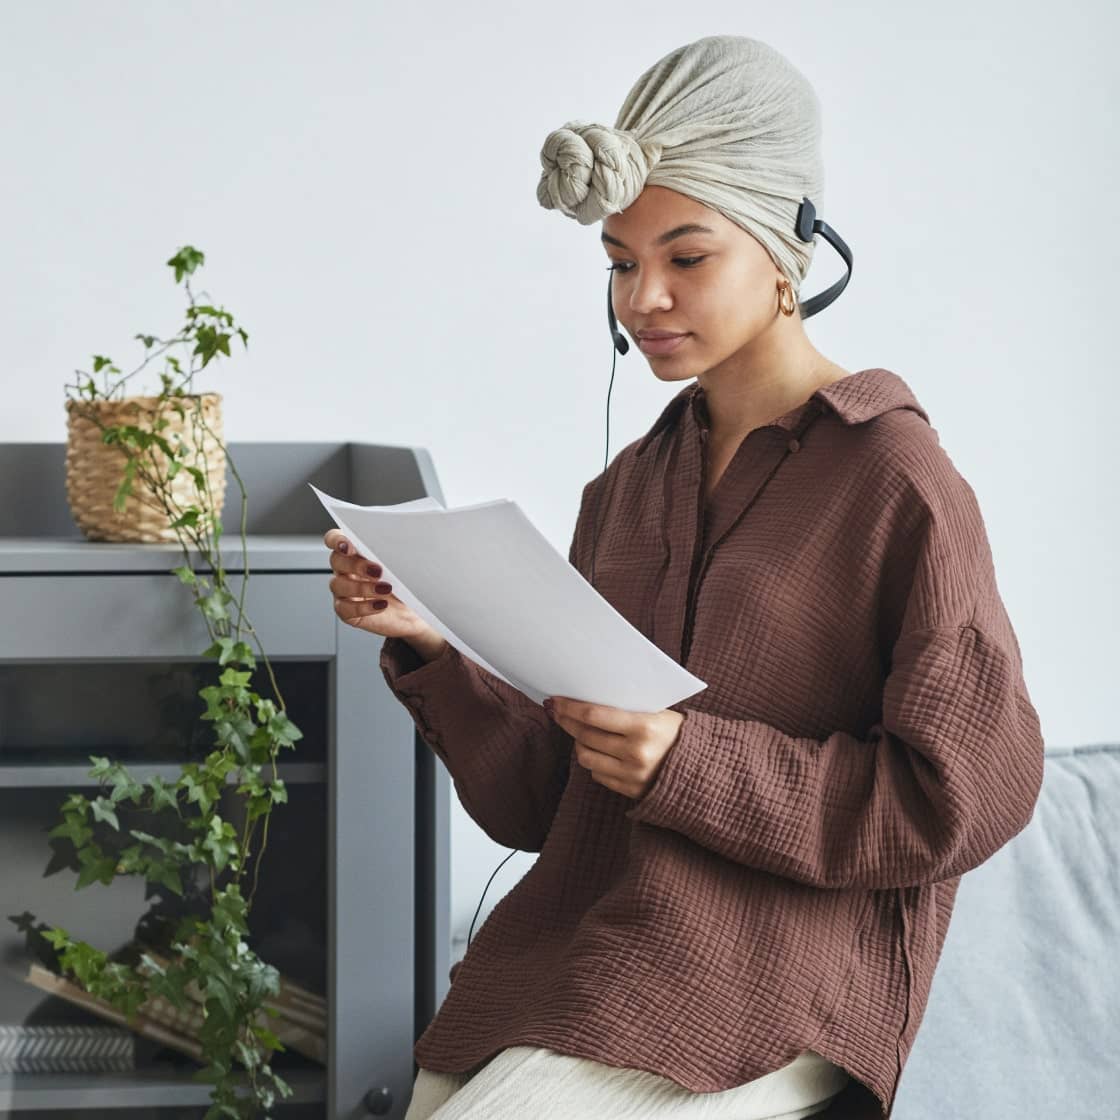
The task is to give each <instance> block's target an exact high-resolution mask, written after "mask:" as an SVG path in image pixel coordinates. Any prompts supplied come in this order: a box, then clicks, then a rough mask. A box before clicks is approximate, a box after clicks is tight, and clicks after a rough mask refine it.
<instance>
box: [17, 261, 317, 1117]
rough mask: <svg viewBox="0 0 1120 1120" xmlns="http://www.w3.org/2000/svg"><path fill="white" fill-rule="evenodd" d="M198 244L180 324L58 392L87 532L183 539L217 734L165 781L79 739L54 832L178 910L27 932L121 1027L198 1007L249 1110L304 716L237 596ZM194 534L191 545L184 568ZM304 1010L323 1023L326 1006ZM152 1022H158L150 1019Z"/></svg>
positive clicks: (265, 1082) (205, 1036)
mask: <svg viewBox="0 0 1120 1120" xmlns="http://www.w3.org/2000/svg"><path fill="white" fill-rule="evenodd" d="M204 260H205V257H204V255H203V253H202V252H200V251H199V250H197V249H195V248H193V247H192V246H189V245H188V246H185V247H184V248H182V249H180V250H179V251H178V252H177V253H176V254H175V255H174V256H173V257H171V259H170V260H168V261H167V262H166V263H167V264H168V265H169V266H170V267H171V268H173V269H174V272H175V282H176V283H179V282H180V281H181V282H182V283H183V285H184V288H185V290H186V294H187V298H188V307H187V312H186V322H185V324H184V326H183V328H182V329H181V330H180V331H179V332H178V333H177V334H176V335H175V336H174V337H172V338H170V339H167V340H163V339H158V338H156V337H155V336H152V335H143V334H140V335H136V336H135V337H137V338H138V339H140V340H141V341H142V342H143V344H144V347H145V350H146V351H149V353H148V355H147V356H146V357H145V359H144V361H143V363H142V364H141V365H140V366H139V367H138V368H137V369H135V370H133V371H132V372H131V373H129V374H122V373H121V370H120V369H119V368H118V367H117V366H116V365H115V364H113V362H112V361H111V359H109V358H107V357H102V356H99V355H95V356H94V359H93V371H92V373H86V372H84V371H80V370H79V371H77V372H78V374H79V378H78V380H76V381H75V382H74V383H73V384H68V385H67V397H68V399H67V402H66V407H67V411H68V415H69V443H68V449H67V494H68V499H69V501H70V503H71V508H72V511H73V512H74V516H75V519H76V521H77V522H78V524H79V526H80V527H81V528H82V530H83V532H84V533H85V534H86V536H87V537H89V538H90V539H94V540H132V541H135V540H141V541H158V540H177V541H178V542H179V544H180V545H181V547H182V550H183V561H184V562H183V564H182V565H181V566H178V567H175V568H173V569H171V571H172V572H173V574H174V575H176V576H177V577H178V579H179V580H180V581H181V583H182V585H184V586H185V587H186V588H189V590H190V592H191V594H192V595H193V598H194V602H195V604H196V606H197V607H198V609H199V611H200V612H201V615H202V618H203V620H204V622H205V625H206V628H207V632H208V634H209V638H210V644H209V646H208V647H207V648H206V649H205V650H204V651H203V652H202V654H201V656H202V657H204V658H209V659H212V660H213V661H214V663H215V664H214V665H213V666H212V669H213V674H214V676H215V677H216V679H215V680H214V681H213V683H212V684H209V685H207V686H206V687H204V688H202V689H200V690H199V696H200V697H201V698H202V700H203V702H204V703H205V711H202V712H201V713H200V716H199V718H200V719H202V720H206V721H209V722H210V724H211V725H212V729H213V738H214V747H213V750H211V751H210V753H209V754H207V756H206V758H205V760H204V761H202V762H185V763H184V764H183V765H182V767H181V770H180V772H179V774H178V777H177V778H176V780H174V781H167V780H163V779H161V778H159V777H158V776H153V777H151V778H149V779H147V780H144V779H143V778H141V777H137V776H134V775H133V774H132V773H131V772H130V770H129V769H128V767H126V766H125V765H123V764H122V763H121V762H118V761H114V760H113V759H111V758H108V757H101V756H91V757H90V760H91V762H92V763H93V768H92V769H91V770H90V771H89V773H90V776H91V777H92V778H95V779H96V780H97V782H98V785H99V793H98V795H97V796H96V797H92V798H89V797H86V796H85V795H83V794H81V793H77V792H75V793H71V794H70V795H69V796H68V797H67V798H66V799H65V801H64V802H63V803H62V806H61V811H60V816H61V821H60V823H59V824H58V825H57V827H55V828H54V829H52V831H51V833H50V836H51V837H52V838H54V839H55V840H56V841H58V842H62V843H64V844H65V843H66V842H68V843H69V844H70V845H72V849H67V850H68V851H69V853H70V859H71V861H72V866H73V867H74V868H75V869H76V870H77V872H78V878H77V883H76V886H77V888H84V887H87V886H89V885H90V884H92V883H95V882H96V883H104V884H109V883H111V882H112V881H113V880H114V878H116V877H117V876H127V875H135V876H142V877H143V878H144V879H145V880H146V881H147V882H148V884H149V885H150V887H151V888H153V889H156V890H157V891H158V893H160V894H161V895H163V896H164V898H165V899H171V898H174V899H175V900H176V905H177V907H178V913H176V914H174V916H173V920H167V918H166V916H165V917H164V920H163V921H162V924H160V923H152V922H149V923H148V925H149V928H148V929H147V930H144V929H143V928H142V927H143V926H144V922H145V919H143V918H142V919H141V924H140V926H138V929H141V931H142V933H144V934H145V936H144V937H142V938H141V940H140V944H141V945H144V944H148V945H155V944H156V943H157V938H156V937H155V934H154V930H155V927H156V925H161V928H162V931H163V933H164V935H165V936H164V938H163V941H162V951H160V952H157V951H155V950H154V949H152V950H135V949H134V951H133V952H132V953H131V955H129V954H127V953H126V954H124V955H123V956H122V954H120V953H118V954H115V955H114V956H110V955H109V954H107V953H106V952H104V951H102V950H101V949H98V948H97V947H95V946H92V945H90V944H88V943H86V942H84V941H81V940H77V939H75V938H73V937H72V936H71V935H70V934H69V933H67V931H66V930H64V929H61V928H59V927H57V926H48V925H40V926H38V927H35V928H34V931H33V932H34V933H36V934H38V935H39V937H41V938H42V939H43V941H44V942H46V943H49V946H50V950H49V952H50V954H51V959H52V960H53V961H54V964H55V967H56V969H57V973H58V976H59V978H61V977H73V978H74V981H75V982H76V984H77V985H78V986H80V989H81V990H82V992H83V993H86V994H88V997H89V1000H90V1001H91V1003H90V1005H91V1006H100V1007H103V1008H105V1009H106V1013H107V1014H108V1009H110V1008H111V1009H112V1010H113V1012H115V1014H116V1015H117V1017H118V1018H119V1019H120V1020H121V1021H127V1022H128V1023H129V1024H130V1025H132V1026H133V1027H134V1028H135V1027H136V1024H137V1023H138V1022H147V1023H148V1024H149V1025H150V1024H152V1023H156V1022H158V1014H157V1012H156V1011H155V1010H153V1009H158V1008H159V1007H161V1006H162V1007H165V1008H166V1007H169V1006H170V1007H174V1008H177V1009H184V1010H186V1011H191V1010H192V1009H193V1010H194V1012H195V1013H196V1019H195V1022H196V1026H197V1032H196V1033H197V1038H196V1039H194V1041H193V1045H194V1049H193V1050H191V1049H190V1048H189V1047H188V1046H186V1045H183V1046H182V1047H181V1048H183V1049H187V1050H188V1052H192V1053H194V1055H195V1056H196V1057H197V1058H198V1059H199V1060H200V1061H201V1062H202V1063H203V1068H202V1069H201V1070H199V1071H198V1073H197V1074H196V1077H198V1078H199V1079H202V1080H206V1081H209V1082H212V1085H213V1088H212V1090H211V1106H210V1108H209V1109H208V1111H207V1113H206V1116H207V1117H208V1118H211V1117H218V1116H229V1117H252V1116H256V1115H258V1114H259V1113H260V1112H262V1111H263V1112H264V1113H265V1114H267V1113H268V1111H269V1109H270V1108H271V1107H272V1105H273V1103H274V1102H275V1101H276V1099H277V1098H278V1097H287V1096H289V1095H290V1094H291V1088H290V1086H289V1085H288V1084H287V1083H286V1082H285V1081H284V1080H283V1078H282V1077H280V1076H279V1075H278V1074H277V1073H276V1072H275V1071H274V1070H273V1069H272V1066H271V1057H272V1053H273V1052H274V1051H276V1050H282V1049H285V1046H284V1044H283V1043H282V1041H281V1039H280V1037H279V1036H278V1034H277V1032H276V1031H275V1030H273V1029H272V1026H276V1025H277V1023H276V1020H279V1021H280V1022H283V1021H284V1018H283V1008H284V1006H285V1002H286V1001H285V999H284V988H283V985H282V983H281V978H280V977H279V975H278V973H277V971H276V969H275V968H273V967H272V966H270V965H268V964H266V963H265V962H264V961H262V960H261V959H260V958H259V957H258V956H257V955H256V953H255V952H254V950H253V948H252V946H251V945H250V941H249V932H250V931H249V917H250V913H251V910H252V905H253V897H254V894H255V892H256V887H257V882H258V875H259V871H260V864H261V859H262V857H263V855H264V852H265V849H266V846H267V842H268V829H269V821H270V818H271V814H272V811H273V809H274V808H275V806H276V805H278V804H281V803H283V802H285V801H286V800H287V792H286V790H285V787H284V782H283V781H282V780H281V779H280V777H279V775H278V771H277V756H278V755H279V752H280V751H281V750H284V749H293V748H294V747H295V744H296V742H297V741H298V740H299V739H301V738H302V732H301V731H300V730H299V728H298V727H297V726H296V725H295V724H294V723H293V722H292V721H291V720H290V719H289V718H288V716H287V713H286V708H285V705H284V701H283V698H282V697H281V695H280V690H279V688H278V686H277V683H276V677H275V675H274V673H273V671H272V666H271V664H270V663H269V660H268V657H267V655H266V654H265V652H264V650H263V648H260V641H259V638H258V637H257V634H256V631H255V630H254V629H253V627H252V625H251V624H250V622H249V620H248V618H247V617H246V615H245V612H244V600H245V591H246V587H247V585H248V582H249V564H248V555H247V551H246V539H245V508H246V503H247V496H246V493H245V487H244V484H243V482H242V480H241V476H240V475H239V474H238V472H237V469H236V466H235V465H234V463H233V461H232V459H231V457H230V455H229V451H228V449H227V448H226V447H225V445H224V443H223V441H222V434H221V415H220V410H219V404H220V399H221V398H220V396H219V395H218V394H214V393H207V394H202V393H196V392H195V391H194V378H195V375H196V374H197V373H198V372H199V371H200V370H202V369H205V368H206V366H207V365H208V364H209V363H210V362H211V361H212V360H213V359H214V358H216V357H217V356H218V355H219V354H223V355H226V356H227V357H228V356H229V355H230V342H231V341H232V340H233V338H234V337H235V336H239V337H240V338H241V341H242V343H243V344H244V345H245V346H246V347H248V338H249V336H248V334H247V333H246V332H245V331H244V330H243V329H241V328H240V327H238V326H236V325H235V324H234V322H233V317H232V316H231V315H230V314H229V313H228V312H227V311H225V310H224V309H221V308H218V307H215V306H213V305H212V304H211V303H210V302H206V303H201V304H200V303H196V302H195V299H194V296H193V294H192V292H191V287H190V282H189V278H190V277H191V276H192V275H193V274H194V273H195V271H196V269H197V268H198V267H199V266H200V265H201V264H203V262H204ZM176 348H186V349H187V351H188V354H187V356H186V358H185V360H184V361H182V362H180V361H179V359H178V358H176V357H175V356H174V354H173V353H172V352H171V351H173V350H174V349H176ZM163 355H165V357H164V364H165V368H164V369H163V371H162V372H161V373H160V380H161V383H162V388H161V390H160V392H159V393H158V394H157V395H148V396H128V395H126V394H125V393H124V388H125V385H126V384H127V383H128V382H129V381H130V380H131V379H132V378H134V377H135V376H136V375H137V374H138V373H140V371H141V370H143V369H144V368H145V367H146V366H147V365H148V364H149V362H151V361H152V360H154V359H156V358H158V357H160V356H163ZM98 375H100V378H101V381H102V383H101V384H98V380H97V377H98ZM110 464H115V466H114V468H113V469H112V470H111V469H110ZM227 464H228V466H229V470H230V473H231V474H232V476H233V478H234V479H235V480H236V482H237V484H238V486H239V488H240V491H241V502H242V505H241V547H242V556H243V557H244V560H245V562H244V565H243V566H244V575H243V577H242V582H241V586H240V589H239V593H238V594H235V593H234V592H233V590H231V588H230V586H229V585H228V581H227V578H226V572H225V569H224V568H223V566H222V557H221V547H220V540H221V536H222V524H221V510H222V505H223V498H224V489H225V477H226V466H227ZM192 551H193V553H195V554H197V556H198V557H199V558H200V559H201V561H202V564H201V566H200V567H199V568H197V569H196V567H195V566H194V565H193V564H192ZM250 638H252V639H255V640H256V644H257V647H258V651H259V656H260V658H261V659H262V661H263V664H264V667H265V670H266V671H267V675H268V678H269V681H270V685H271V692H272V695H271V696H262V695H260V694H258V693H257V692H255V691H253V689H252V687H251V685H250V681H251V678H252V676H253V671H254V670H255V669H256V667H257V656H258V655H257V654H255V653H254V651H253V648H252V645H251V644H250V640H249V639H250ZM231 785H232V796H233V799H234V801H235V803H236V804H237V805H238V807H239V809H238V812H236V813H232V812H227V813H226V815H225V816H224V817H223V815H222V812H221V809H222V799H223V795H224V796H225V797H226V798H227V799H228V798H229V797H230V795H231V788H230V787H231ZM231 818H232V819H231ZM137 824H143V825H144V827H134V825H137ZM23 917H24V919H27V918H30V917H33V915H24V916H23ZM148 917H149V918H150V917H151V915H148ZM26 928H29V929H30V928H31V927H30V926H27V927H26ZM60 982H61V980H60ZM291 987H292V988H294V985H292V986H291ZM302 994H303V995H306V996H307V997H308V998H307V1000H305V1001H304V1002H303V1003H302V1005H301V1006H302V1011H303V1013H304V1014H305V1018H306V1016H311V1020H308V1021H314V1020H315V1011H316V1009H315V1008H314V1007H311V1006H310V1003H311V997H310V994H309V993H302ZM317 1010H318V1012H319V1014H320V1020H321V1021H322V1022H323V1023H324V1027H325V1019H322V1010H323V1009H322V1008H321V1007H320V1008H318V1009H317ZM110 1017H111V1016H110ZM270 1022H271V1024H272V1025H271V1026H270ZM306 1025H307V1022H305V1023H304V1026H306ZM148 1033H152V1034H153V1036H154V1037H159V1035H158V1031H151V1032H148ZM304 1052H305V1053H306V1052H309V1051H308V1050H306V1049H305V1050H304Z"/></svg>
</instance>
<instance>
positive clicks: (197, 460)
mask: <svg viewBox="0 0 1120 1120" xmlns="http://www.w3.org/2000/svg"><path fill="white" fill-rule="evenodd" d="M175 399H176V400H178V401H179V402H180V403H181V404H182V405H183V410H184V413H185V415H183V416H180V415H179V414H178V413H177V412H176V411H175V409H174V408H173V407H172V406H171V404H170V402H169V401H166V400H164V401H161V400H160V398H159V397H154V396H151V397H125V398H124V399H123V400H92V401H84V400H73V399H68V400H67V401H66V413H67V431H66V499H67V502H68V503H69V506H70V512H71V514H72V515H73V517H74V520H75V521H76V522H77V524H78V527H79V528H80V529H81V530H82V532H83V533H84V534H85V536H86V537H87V538H88V539H89V540H92V541H130V542H136V541H141V542H147V543H158V542H161V541H170V542H175V541H177V540H178V539H179V538H178V536H177V534H176V531H175V530H174V529H172V528H171V522H172V521H174V520H175V519H176V518H178V517H179V516H180V515H181V514H182V513H184V512H185V511H186V510H187V509H188V508H190V506H192V505H194V506H198V508H199V509H201V510H203V511H204V512H205V511H207V510H208V509H211V508H212V511H213V514H214V517H215V518H218V519H220V518H221V514H222V507H223V506H224V504H225V494H226V457H225V453H224V451H223V450H222V448H221V441H222V439H223V435H222V406H221V402H222V395H221V394H220V393H203V394H201V395H199V394H193V395H190V396H183V397H178V398H175ZM199 401H201V412H202V420H203V421H204V422H205V424H206V426H207V427H208V428H209V429H210V431H206V430H205V429H204V428H203V426H202V424H201V423H200V422H199V417H198V413H197V409H198V403H197V402H199ZM158 419H165V420H167V422H168V423H167V427H165V428H163V429H162V430H161V431H160V435H162V436H163V438H164V439H166V440H167V442H168V443H169V444H170V445H171V446H172V447H174V448H179V447H180V446H181V447H182V448H183V451H181V452H180V454H179V456H178V457H179V458H181V459H183V460H184V467H183V468H182V469H180V470H179V472H178V473H177V474H176V475H175V477H174V478H173V479H171V481H170V482H168V483H166V486H167V489H168V490H169V491H170V494H171V503H172V505H173V506H175V507H177V509H176V512H175V514H174V516H173V517H169V516H168V514H167V512H166V511H165V510H164V508H163V503H162V501H161V499H160V497H159V495H158V494H156V493H155V492H153V491H152V490H151V489H149V487H148V486H147V484H146V483H145V482H144V481H143V479H141V477H140V475H139V473H137V474H136V476H135V477H134V478H133V480H132V493H131V494H129V495H128V497H127V498H126V499H125V508H124V510H123V511H122V512H121V513H117V512H116V510H114V509H113V498H114V497H115V495H116V493H117V489H118V487H119V486H120V484H121V481H122V479H123V478H124V470H125V464H126V462H127V456H128V454H135V450H134V449H130V448H126V447H124V446H122V445H118V444H106V443H104V442H102V430H103V429H104V428H112V427H116V426H118V425H122V424H130V425H133V426H135V427H137V428H140V429H142V430H144V431H149V432H150V431H152V430H153V426H154V424H155V422H156V421H157V420H158ZM211 433H212V434H211ZM184 452H185V454H184ZM144 455H145V461H144V467H145V469H146V470H147V471H149V472H150V473H154V474H155V475H156V476H157V477H159V478H161V479H162V478H165V477H166V472H167V466H168V459H167V455H166V454H165V453H164V451H163V450H162V449H161V448H160V447H158V446H152V447H150V448H149V449H148V450H147V451H146V452H144ZM186 466H192V467H197V468H198V469H199V470H201V471H202V472H203V474H204V475H205V477H206V481H207V485H208V488H209V497H208V496H207V495H206V494H204V493H201V492H200V491H199V490H198V488H197V486H196V484H195V479H194V475H193V474H192V473H191V472H190V471H189V470H187V469H185V468H186ZM208 501H209V502H210V503H211V505H210V506H208V505H207V502H208Z"/></svg>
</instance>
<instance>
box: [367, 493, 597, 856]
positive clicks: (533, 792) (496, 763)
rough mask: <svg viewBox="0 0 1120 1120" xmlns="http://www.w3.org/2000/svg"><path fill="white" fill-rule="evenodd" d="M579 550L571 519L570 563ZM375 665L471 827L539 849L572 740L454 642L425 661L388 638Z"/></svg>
mask: <svg viewBox="0 0 1120 1120" xmlns="http://www.w3.org/2000/svg"><path fill="white" fill-rule="evenodd" d="M585 494H586V489H585ZM581 514H582V505H581ZM579 548H580V526H579V523H578V522H577V525H576V529H575V532H574V533H573V535H572V543H571V547H570V549H569V552H568V560H569V563H572V564H576V563H577V557H578V555H579ZM380 664H381V670H382V673H383V675H384V677H385V682H386V684H388V686H389V688H390V689H391V690H392V691H393V693H394V694H395V695H396V696H397V698H398V699H399V700H400V701H401V703H403V704H404V705H405V706H406V707H407V708H408V710H409V711H410V712H411V713H412V717H413V722H414V723H415V724H416V729H417V731H419V733H420V736H421V738H423V740H424V741H425V742H426V743H427V744H428V745H429V746H430V747H431V748H432V750H433V751H435V753H436V755H437V756H438V757H439V758H440V760H441V761H442V762H443V764H444V765H445V766H446V767H447V770H448V772H449V773H450V775H451V778H452V781H453V783H454V786H455V791H456V793H457V794H458V796H459V800H460V801H461V802H462V803H463V808H464V809H466V811H467V812H468V813H469V814H470V816H471V818H472V819H473V820H474V821H475V823H476V824H477V825H478V826H479V827H480V828H481V829H482V830H483V831H484V832H485V833H486V834H487V836H489V837H490V838H491V839H492V840H494V841H495V842H496V843H499V844H502V845H505V846H506V847H509V848H515V849H518V850H520V851H523V852H539V851H540V850H541V848H542V847H543V846H544V842H545V839H546V837H547V836H548V832H549V828H550V827H551V825H552V820H553V818H554V817H555V815H556V810H557V808H558V806H559V804H560V798H561V796H562V795H563V793H564V789H565V787H566V785H567V781H568V774H569V771H570V766H571V756H572V736H571V735H569V734H568V732H566V731H564V730H563V729H562V728H560V727H559V726H557V725H556V724H555V723H554V722H553V721H552V720H551V719H549V717H548V715H547V714H546V712H545V711H544V709H543V708H542V707H541V706H540V705H539V704H536V703H534V702H533V701H532V700H530V699H529V698H528V697H527V696H526V695H525V694H524V693H523V692H521V691H520V690H519V689H516V688H513V687H512V686H511V685H509V684H507V683H506V682H505V681H503V680H502V679H501V678H500V677H496V676H494V674H493V673H490V672H487V670H485V669H483V668H482V666H481V665H478V664H477V663H476V662H474V661H472V660H471V659H470V658H469V657H466V656H465V655H464V654H462V653H461V652H460V651H459V650H458V649H456V648H455V646H453V645H448V647H447V648H446V649H445V650H444V652H443V653H442V654H440V656H439V657H437V658H435V659H434V660H432V661H428V662H425V661H424V660H423V658H421V657H420V656H419V654H417V653H416V651H415V650H414V649H413V648H412V646H410V645H409V644H408V642H406V641H404V639H402V638H386V639H385V641H384V643H383V644H382V647H381V660H380Z"/></svg>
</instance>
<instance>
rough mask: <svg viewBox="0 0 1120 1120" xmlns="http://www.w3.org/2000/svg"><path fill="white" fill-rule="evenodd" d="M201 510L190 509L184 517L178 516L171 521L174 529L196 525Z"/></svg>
mask: <svg viewBox="0 0 1120 1120" xmlns="http://www.w3.org/2000/svg"><path fill="white" fill-rule="evenodd" d="M122 508H123V507H122ZM200 513H201V510H197V509H189V510H187V512H186V513H184V514H183V516H182V517H177V518H176V519H175V520H174V521H172V522H171V528H172V529H181V528H182V527H183V526H185V525H190V526H194V525H196V524H198V518H199V514H200Z"/></svg>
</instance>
